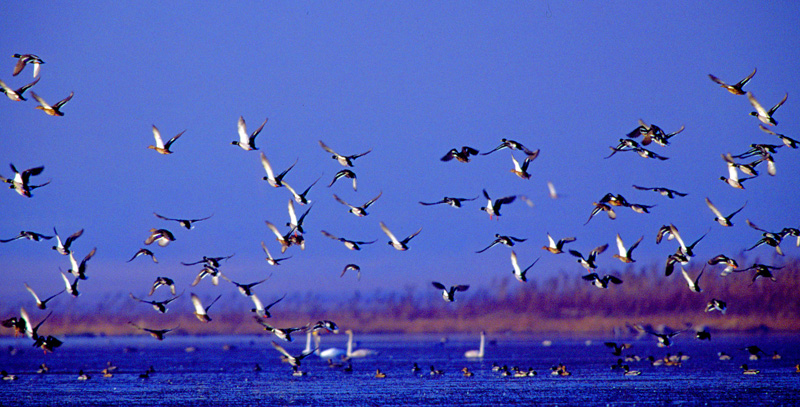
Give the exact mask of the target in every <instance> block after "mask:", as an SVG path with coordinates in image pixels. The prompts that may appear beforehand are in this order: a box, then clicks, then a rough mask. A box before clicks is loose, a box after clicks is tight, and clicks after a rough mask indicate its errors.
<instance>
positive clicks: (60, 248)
mask: <svg viewBox="0 0 800 407" xmlns="http://www.w3.org/2000/svg"><path fill="white" fill-rule="evenodd" d="M53 233H54V234H55V236H56V245H55V246H53V250H55V251H57V252H58V253H60V254H63V255H64V256H66V255H68V254H70V247H72V242H74V241H75V239H77V238H79V237H81V235H83V229H81V230H79V231H77V232H75V233H73V234H71V235H70V236H69V237H68V238H67V240H65V241H64V242H63V243H62V242H61V238H60V237H59V236H58V231H56V228H53Z"/></svg>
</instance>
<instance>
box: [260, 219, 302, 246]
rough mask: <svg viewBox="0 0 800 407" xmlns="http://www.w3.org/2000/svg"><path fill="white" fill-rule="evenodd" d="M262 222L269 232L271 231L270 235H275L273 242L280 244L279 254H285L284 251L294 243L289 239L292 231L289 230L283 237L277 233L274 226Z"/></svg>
mask: <svg viewBox="0 0 800 407" xmlns="http://www.w3.org/2000/svg"><path fill="white" fill-rule="evenodd" d="M264 222H265V223H266V224H267V227H268V228H269V230H271V231H272V233H274V234H275V236H276V238H275V240H277V241H278V242H279V243H280V244H281V253H284V252H286V249H288V248H289V247H290V246H292V245H293V244H295V243H294V242H295V241H294V240H293V239H292V238H291V236H292V233H294V229H289V232H287V233H286V234H285V235H282V234H281V232H279V231H278V228H277V227H275V225H273V224H272V223H270V222H269V221H264Z"/></svg>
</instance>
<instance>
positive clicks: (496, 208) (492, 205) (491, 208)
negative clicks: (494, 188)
mask: <svg viewBox="0 0 800 407" xmlns="http://www.w3.org/2000/svg"><path fill="white" fill-rule="evenodd" d="M483 197H484V198H486V201H487V203H486V206H484V207H482V208H481V210H482V211H484V212H486V213H488V214H489V219H492V217H497V218H498V219H500V207H501V206H503V205H505V204H510V203H512V202H514V200H515V199H516V198H517V196H516V195H511V196H506V197H503V198H498V199H495V200H494V201H492V198H490V197H489V194H488V193H487V192H486V190H485V189H484V190H483Z"/></svg>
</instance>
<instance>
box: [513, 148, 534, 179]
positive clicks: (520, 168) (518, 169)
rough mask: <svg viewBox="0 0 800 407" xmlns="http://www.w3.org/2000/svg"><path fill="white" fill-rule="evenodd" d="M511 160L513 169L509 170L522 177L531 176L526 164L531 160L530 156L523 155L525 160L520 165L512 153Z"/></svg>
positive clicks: (528, 177) (527, 177)
mask: <svg viewBox="0 0 800 407" xmlns="http://www.w3.org/2000/svg"><path fill="white" fill-rule="evenodd" d="M511 161H512V162H513V163H514V169H512V170H511V172H512V173H513V174H514V175H516V176H518V177H520V178H522V179H530V178H531V174H530V173H529V172H528V166H529V165H530V164H531V161H533V159H531V157H530V156H527V157H525V161H523V162H522V165H520V163H519V161H517V159H516V158H514V155H513V154H512V155H511Z"/></svg>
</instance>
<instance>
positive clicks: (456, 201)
mask: <svg viewBox="0 0 800 407" xmlns="http://www.w3.org/2000/svg"><path fill="white" fill-rule="evenodd" d="M476 199H478V197H475V198H451V197H449V196H446V197H444V198H443V199H442V200H441V201H436V202H422V201H420V203H419V204H420V205H425V206H431V205H439V204H448V205H450V206H452V207H453V208H460V207H461V205H462V203H464V202H465V201H474V200H476Z"/></svg>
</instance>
